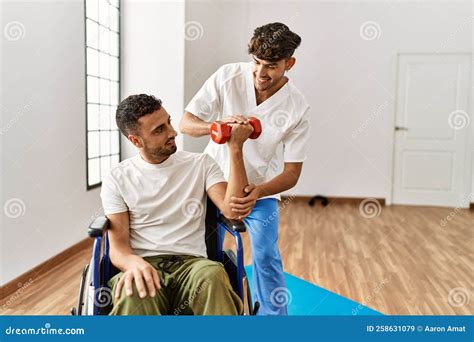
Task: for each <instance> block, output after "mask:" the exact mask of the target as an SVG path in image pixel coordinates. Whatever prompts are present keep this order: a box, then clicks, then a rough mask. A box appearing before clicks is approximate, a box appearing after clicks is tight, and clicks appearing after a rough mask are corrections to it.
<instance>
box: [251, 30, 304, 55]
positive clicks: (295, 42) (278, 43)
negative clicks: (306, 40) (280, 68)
mask: <svg viewBox="0 0 474 342" xmlns="http://www.w3.org/2000/svg"><path fill="white" fill-rule="evenodd" d="M300 43H301V37H300V36H298V35H297V34H296V33H294V32H292V31H290V29H289V28H288V26H286V25H285V24H282V23H271V24H266V25H263V26H260V27H257V28H256V29H255V31H254V32H253V37H252V39H250V43H249V45H248V53H249V54H251V55H254V56H255V57H257V58H258V59H263V60H265V61H269V62H276V61H279V60H281V59H286V58H290V57H291V56H293V53H294V52H295V50H296V48H297V47H298V46H299V45H300Z"/></svg>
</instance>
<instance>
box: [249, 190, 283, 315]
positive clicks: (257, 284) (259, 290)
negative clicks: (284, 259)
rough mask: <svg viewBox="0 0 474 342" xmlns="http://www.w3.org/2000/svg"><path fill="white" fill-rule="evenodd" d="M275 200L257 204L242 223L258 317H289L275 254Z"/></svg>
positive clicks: (264, 200) (280, 271) (276, 217)
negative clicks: (245, 236)
mask: <svg viewBox="0 0 474 342" xmlns="http://www.w3.org/2000/svg"><path fill="white" fill-rule="evenodd" d="M278 219H279V212H278V200H277V199H276V198H265V199H261V200H258V201H257V203H256V204H255V207H254V209H253V211H252V213H251V214H250V215H249V216H247V217H246V218H245V219H244V221H245V223H246V225H247V228H248V232H249V233H250V244H251V248H252V260H253V263H252V267H253V284H252V287H253V290H252V294H253V297H254V301H258V302H259V303H260V309H259V311H258V315H288V309H287V304H288V296H289V295H290V294H289V293H288V290H287V289H286V286H285V278H284V276H283V266H282V263H281V257H280V251H279V250H278V243H277V242H278Z"/></svg>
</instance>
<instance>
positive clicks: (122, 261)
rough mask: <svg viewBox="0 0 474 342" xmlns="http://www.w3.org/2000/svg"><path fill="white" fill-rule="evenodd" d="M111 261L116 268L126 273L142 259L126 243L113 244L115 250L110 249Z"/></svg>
mask: <svg viewBox="0 0 474 342" xmlns="http://www.w3.org/2000/svg"><path fill="white" fill-rule="evenodd" d="M110 259H111V261H112V263H113V264H114V266H115V267H117V268H118V269H119V270H121V271H125V270H127V269H130V268H131V267H132V265H133V264H134V263H135V262H136V261H137V260H138V259H140V257H139V256H138V255H136V254H134V253H133V251H132V249H131V248H130V246H128V245H126V244H124V243H113V248H111V249H110Z"/></svg>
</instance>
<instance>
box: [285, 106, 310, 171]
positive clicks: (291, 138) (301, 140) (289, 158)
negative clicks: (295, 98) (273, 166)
mask: <svg viewBox="0 0 474 342" xmlns="http://www.w3.org/2000/svg"><path fill="white" fill-rule="evenodd" d="M309 127H310V126H309V108H308V109H306V111H305V113H304V114H303V116H302V117H301V119H300V121H299V122H298V123H297V124H296V126H295V127H294V128H293V129H292V130H291V131H290V132H289V133H288V134H287V135H286V136H285V137H284V138H283V161H284V162H285V163H297V162H303V161H304V160H305V159H306V152H307V149H308V140H309Z"/></svg>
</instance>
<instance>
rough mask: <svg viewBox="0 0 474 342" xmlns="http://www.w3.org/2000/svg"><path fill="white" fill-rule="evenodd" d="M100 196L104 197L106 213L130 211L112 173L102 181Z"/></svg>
mask: <svg viewBox="0 0 474 342" xmlns="http://www.w3.org/2000/svg"><path fill="white" fill-rule="evenodd" d="M100 197H101V198H102V207H103V208H104V214H105V215H108V214H118V213H123V212H126V211H128V207H127V204H126V203H125V201H124V199H123V196H122V194H121V193H120V190H119V187H118V185H117V182H116V181H115V180H114V178H113V177H112V175H111V174H109V175H108V176H107V177H105V179H104V180H103V181H102V189H101V191H100Z"/></svg>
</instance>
